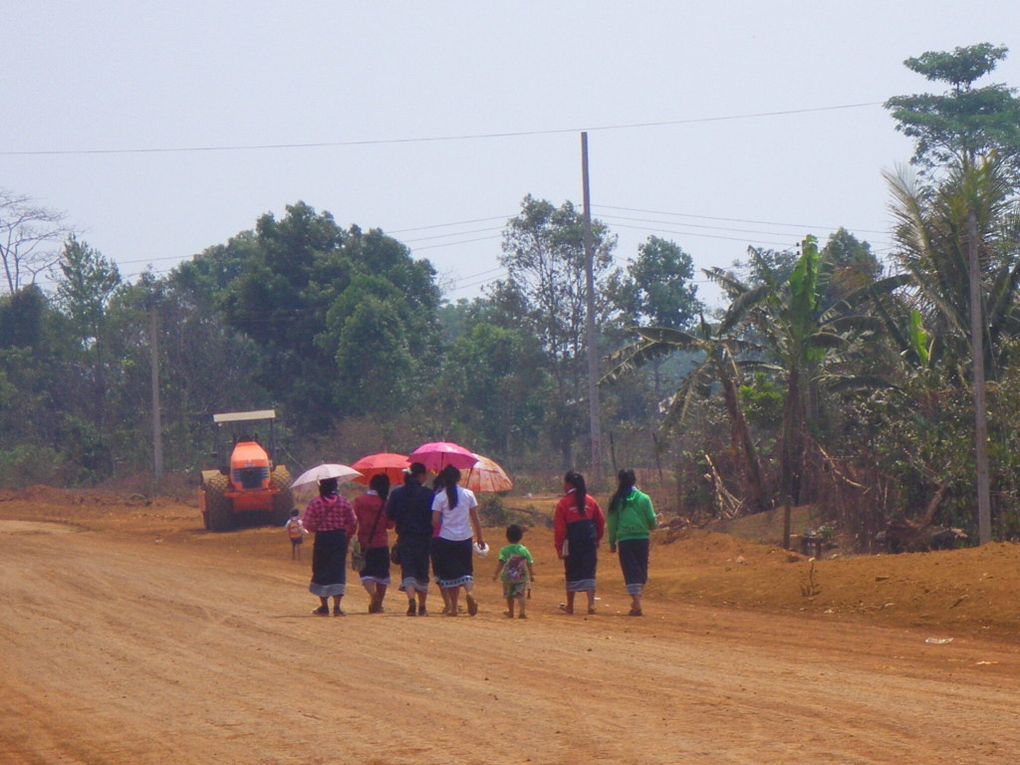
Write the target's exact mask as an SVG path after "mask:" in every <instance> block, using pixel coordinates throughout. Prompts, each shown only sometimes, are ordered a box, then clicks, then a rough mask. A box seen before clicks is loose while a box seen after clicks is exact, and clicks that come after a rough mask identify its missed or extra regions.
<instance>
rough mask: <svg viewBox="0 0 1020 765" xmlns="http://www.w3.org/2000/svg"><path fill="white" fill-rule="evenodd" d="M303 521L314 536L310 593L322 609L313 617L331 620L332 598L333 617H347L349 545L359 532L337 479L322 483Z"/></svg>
mask: <svg viewBox="0 0 1020 765" xmlns="http://www.w3.org/2000/svg"><path fill="white" fill-rule="evenodd" d="M302 521H303V522H304V525H305V528H306V529H308V530H309V531H311V532H314V533H315V545H314V547H313V548H312V583H311V584H309V585H308V590H309V591H310V592H311V593H312V594H313V595H318V596H319V601H320V605H319V607H318V608H316V609H315V610H314V611H312V613H313V614H316V615H317V616H329V598H330V597H332V598H333V616H344V615H345V614H344V612H343V609H342V608H340V601H341V599H342V598H343V596H344V593H345V592H346V591H347V565H346V564H347V544H348V541H349V540H350V539H351V537H352V536H354V531H355V530H356V529H357V528H358V518H357V516H356V515H355V514H354V506H353V505H351V503H350V502H349V501H348V500H347V498H346V497H343V496H341V495H340V494H339V492H338V491H337V479H335V478H326V479H323V480H321V481H319V496H318V497H316V498H315V499H313V500H312V501H311V502H309V503H308V507H307V508H306V509H305V514H304V517H303V518H302Z"/></svg>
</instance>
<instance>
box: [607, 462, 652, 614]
mask: <svg viewBox="0 0 1020 765" xmlns="http://www.w3.org/2000/svg"><path fill="white" fill-rule="evenodd" d="M616 478H617V486H616V493H615V494H613V498H612V499H611V500H609V515H608V518H607V519H606V526H607V527H608V529H609V551H610V552H616V549H617V547H619V549H620V568H621V569H623V580H624V582H626V583H627V594H628V595H630V598H631V604H630V615H631V616H641V615H642V611H641V596H642V595H643V594H644V591H645V584H646V583H647V582H648V548H649V536H650V532H651V531H652V529H654V528H655V527H656V526H657V525H658V520H657V519H656V517H655V510H654V508H653V507H652V500H651V499H650V498H649V496H648V495H647V494H645V493H644V492H641V491H638V489H637V487H636V486H635V485H634V484H635V483H636V479H635V476H634V471H633V470H621V471H620V472H619V473H618V474H617V476H616Z"/></svg>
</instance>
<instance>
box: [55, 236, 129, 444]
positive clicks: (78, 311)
mask: <svg viewBox="0 0 1020 765" xmlns="http://www.w3.org/2000/svg"><path fill="white" fill-rule="evenodd" d="M58 266H59V269H60V277H58V279H57V304H58V306H60V307H61V308H62V309H63V311H64V313H65V315H66V316H67V317H68V318H69V319H70V321H71V326H72V328H73V331H74V333H75V336H76V337H77V339H78V340H79V342H80V350H81V352H82V353H83V354H85V355H86V356H91V357H92V380H93V386H94V387H93V390H94V402H95V409H94V410H93V411H94V414H95V424H96V425H97V426H98V427H99V429H100V430H102V429H103V426H104V421H105V411H106V379H105V377H106V375H105V369H104V364H105V362H104V358H103V350H104V346H105V341H106V337H105V329H106V306H107V304H108V303H109V301H110V297H111V296H112V295H113V292H114V290H116V289H117V287H118V286H119V285H120V272H119V271H118V270H117V265H116V264H115V263H113V262H111V261H110V260H108V259H107V258H106V257H104V256H103V254H102V253H101V252H99V251H98V250H95V249H93V248H92V247H90V246H89V245H88V243H86V242H84V241H79V240H78V238H77V237H75V236H74V235H73V234H72V235H71V236H69V237H68V238H67V241H66V242H65V243H64V249H63V250H62V251H61V253H60V259H59V262H58Z"/></svg>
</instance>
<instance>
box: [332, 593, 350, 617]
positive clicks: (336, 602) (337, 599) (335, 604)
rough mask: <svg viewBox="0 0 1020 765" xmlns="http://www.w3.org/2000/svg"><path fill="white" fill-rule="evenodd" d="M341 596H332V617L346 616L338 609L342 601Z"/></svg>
mask: <svg viewBox="0 0 1020 765" xmlns="http://www.w3.org/2000/svg"><path fill="white" fill-rule="evenodd" d="M343 598H344V596H343V595H334V596H333V616H347V614H345V613H344V610H343V609H342V608H341V607H340V601H341V600H343Z"/></svg>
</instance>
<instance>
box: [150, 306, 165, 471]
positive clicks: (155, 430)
mask: <svg viewBox="0 0 1020 765" xmlns="http://www.w3.org/2000/svg"><path fill="white" fill-rule="evenodd" d="M149 367H150V371H151V373H152V463H153V464H152V473H153V481H154V483H155V485H156V488H159V486H160V484H161V483H162V482H163V420H162V417H161V416H160V411H159V407H160V403H159V333H158V332H157V327H156V301H155V299H153V300H152V302H151V303H150V305H149Z"/></svg>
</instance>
